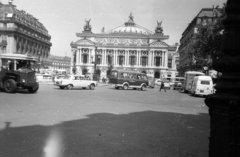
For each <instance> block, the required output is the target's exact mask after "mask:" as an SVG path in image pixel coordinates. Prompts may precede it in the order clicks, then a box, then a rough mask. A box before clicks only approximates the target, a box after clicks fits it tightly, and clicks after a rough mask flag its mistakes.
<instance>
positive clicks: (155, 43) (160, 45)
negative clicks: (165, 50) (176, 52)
mask: <svg viewBox="0 0 240 157" xmlns="http://www.w3.org/2000/svg"><path fill="white" fill-rule="evenodd" d="M150 47H168V45H167V44H166V43H164V42H159V41H157V42H153V43H151V44H150Z"/></svg>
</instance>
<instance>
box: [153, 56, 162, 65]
mask: <svg viewBox="0 0 240 157" xmlns="http://www.w3.org/2000/svg"><path fill="white" fill-rule="evenodd" d="M161 60H162V57H155V66H157V67H158V66H161V64H162V63H161Z"/></svg>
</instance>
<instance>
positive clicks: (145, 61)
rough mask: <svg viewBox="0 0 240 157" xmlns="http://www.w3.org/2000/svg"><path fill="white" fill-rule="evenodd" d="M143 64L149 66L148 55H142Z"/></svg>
mask: <svg viewBox="0 0 240 157" xmlns="http://www.w3.org/2000/svg"><path fill="white" fill-rule="evenodd" d="M141 64H142V66H147V64H148V57H142V61H141Z"/></svg>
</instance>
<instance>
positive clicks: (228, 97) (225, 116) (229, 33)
mask: <svg viewBox="0 0 240 157" xmlns="http://www.w3.org/2000/svg"><path fill="white" fill-rule="evenodd" d="M239 10H240V1H239V0H228V1H227V5H226V9H225V12H226V14H227V15H226V19H224V21H223V22H222V24H223V26H224V33H223V42H222V46H221V51H222V52H223V57H221V58H218V59H216V60H213V69H214V70H216V71H218V78H217V81H216V86H215V89H216V93H215V94H213V95H210V96H208V97H207V98H206V99H205V103H206V105H207V106H208V107H209V115H210V129H209V130H210V138H209V141H210V144H209V151H208V152H209V157H239V156H240V138H239V137H240V84H239V82H240V77H239V76H240V68H239V67H240V62H239V61H240V46H239V45H240V40H239V37H240V11H239Z"/></svg>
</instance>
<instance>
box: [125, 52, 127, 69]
mask: <svg viewBox="0 0 240 157" xmlns="http://www.w3.org/2000/svg"><path fill="white" fill-rule="evenodd" d="M124 62H125V64H124V65H125V67H126V66H127V50H125V54H124Z"/></svg>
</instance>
